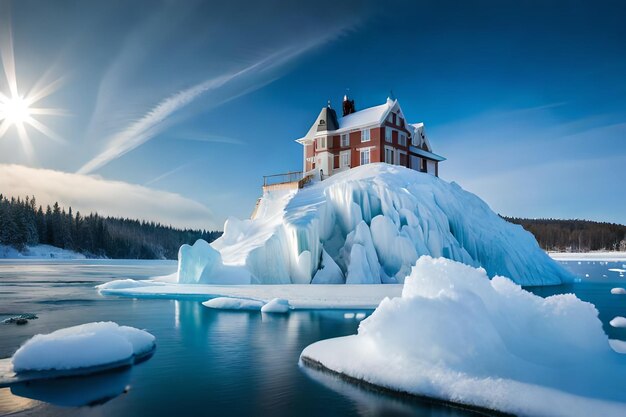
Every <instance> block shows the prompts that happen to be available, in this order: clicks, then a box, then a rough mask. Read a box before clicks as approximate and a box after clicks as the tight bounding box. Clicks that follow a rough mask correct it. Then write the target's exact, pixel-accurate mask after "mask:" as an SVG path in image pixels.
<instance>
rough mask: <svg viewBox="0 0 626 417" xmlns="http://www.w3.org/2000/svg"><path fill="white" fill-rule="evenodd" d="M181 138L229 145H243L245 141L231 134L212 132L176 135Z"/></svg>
mask: <svg viewBox="0 0 626 417" xmlns="http://www.w3.org/2000/svg"><path fill="white" fill-rule="evenodd" d="M174 137H175V138H176V139H180V140H190V141H194V142H210V143H226V144H229V145H243V144H244V143H245V142H244V141H243V140H241V139H238V138H231V137H229V136H221V135H213V134H210V133H183V134H180V135H175V136H174Z"/></svg>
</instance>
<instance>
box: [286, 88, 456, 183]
mask: <svg viewBox="0 0 626 417" xmlns="http://www.w3.org/2000/svg"><path fill="white" fill-rule="evenodd" d="M296 142H298V143H300V144H302V146H303V167H302V168H303V173H304V176H308V175H314V176H315V177H317V178H320V179H324V178H326V177H328V176H331V175H333V174H336V173H338V172H341V171H345V170H347V169H350V168H354V167H357V166H360V165H365V164H369V163H374V162H386V163H389V164H393V165H402V166H405V167H407V168H411V169H414V170H416V171H420V172H425V173H428V174H432V175H435V176H438V175H439V162H442V161H444V160H445V158H443V157H442V156H439V155H437V154H435V153H433V152H432V148H431V146H430V142H429V141H428V138H427V136H426V133H425V132H424V124H423V123H408V122H407V119H406V117H405V116H404V113H403V112H402V108H401V107H400V104H399V103H398V100H395V99H392V98H387V101H386V102H385V103H384V104H381V105H379V106H375V107H369V108H366V109H363V110H360V111H356V109H355V106H354V100H350V99H349V98H348V97H347V96H345V97H344V99H343V105H342V117H337V113H336V112H335V110H334V109H333V108H332V107H331V106H330V102H329V104H328V106H326V107H324V108H323V109H322V110H321V112H320V114H319V116H318V117H317V119H316V120H315V123H313V125H312V126H311V128H310V129H309V131H308V133H307V134H306V136H304V137H302V138H300V139H297V140H296Z"/></svg>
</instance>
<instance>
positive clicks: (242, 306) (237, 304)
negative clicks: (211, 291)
mask: <svg viewBox="0 0 626 417" xmlns="http://www.w3.org/2000/svg"><path fill="white" fill-rule="evenodd" d="M202 305H203V306H205V307H209V308H216V309H220V310H251V311H259V310H261V307H263V301H259V300H252V299H249V298H232V297H216V298H213V299H211V300H208V301H205V302H203V303H202Z"/></svg>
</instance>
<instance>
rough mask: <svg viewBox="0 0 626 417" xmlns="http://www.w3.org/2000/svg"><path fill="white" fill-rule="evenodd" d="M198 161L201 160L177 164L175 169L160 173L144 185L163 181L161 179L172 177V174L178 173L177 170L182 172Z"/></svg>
mask: <svg viewBox="0 0 626 417" xmlns="http://www.w3.org/2000/svg"><path fill="white" fill-rule="evenodd" d="M198 162H199V161H192V162H187V163H186V164H182V165H180V166H177V167H176V168H174V169H170V170H169V171H167V172H164V173H163V174H161V175H158V176H156V177H154V178H152V179H151V180H149V181H146V182H145V183H144V184H143V185H145V186H148V185H152V184H154V183H155V182H159V181H161V180H163V179H165V178H167V177H170V176H172V175H174V174H176V173H177V172H180V171H182V170H184V169H186V168H188V167H190V166H192V165H194V164H196V163H198Z"/></svg>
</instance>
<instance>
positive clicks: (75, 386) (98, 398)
mask: <svg viewBox="0 0 626 417" xmlns="http://www.w3.org/2000/svg"><path fill="white" fill-rule="evenodd" d="M130 373H131V369H130V368H124V369H122V370H117V371H110V372H105V373H100V374H96V375H90V376H81V377H71V378H57V379H45V380H37V381H30V382H24V383H21V384H16V385H13V386H12V387H11V393H12V394H14V395H19V396H20V397H25V398H30V399H33V400H38V401H45V402H47V403H50V404H54V405H58V406H61V407H82V406H95V405H100V404H104V403H106V402H107V401H109V400H112V399H113V398H115V397H117V396H118V395H121V394H123V393H125V392H126V391H128V388H129V383H130Z"/></svg>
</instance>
